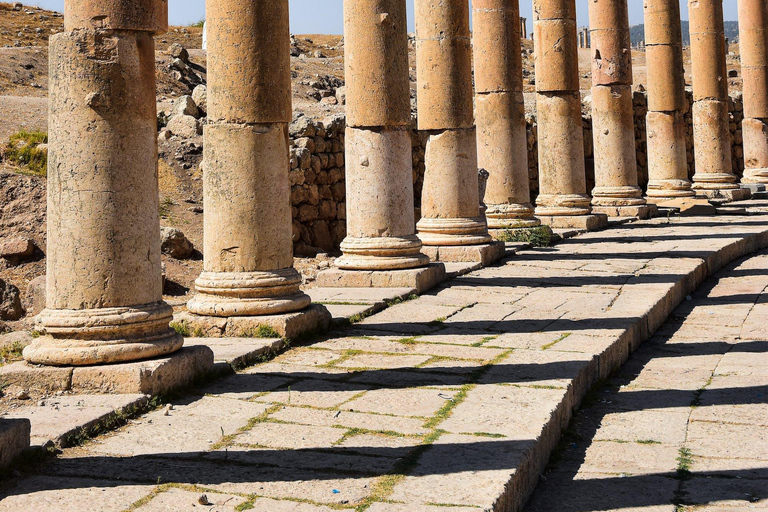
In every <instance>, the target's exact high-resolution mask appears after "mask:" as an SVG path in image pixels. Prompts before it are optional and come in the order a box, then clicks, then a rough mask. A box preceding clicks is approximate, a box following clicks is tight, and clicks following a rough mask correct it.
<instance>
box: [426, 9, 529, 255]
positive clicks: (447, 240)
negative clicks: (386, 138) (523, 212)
mask: <svg viewBox="0 0 768 512" xmlns="http://www.w3.org/2000/svg"><path fill="white" fill-rule="evenodd" d="M516 23H517V21H516ZM416 68H417V76H418V85H417V89H418V108H419V115H418V117H419V129H420V130H424V131H427V132H429V138H428V140H427V151H426V156H425V165H426V173H425V176H424V191H423V194H422V201H421V214H422V218H421V220H420V221H419V222H418V224H417V229H418V234H419V238H421V241H422V242H423V243H424V246H425V247H424V249H423V250H424V252H425V253H426V254H429V256H430V257H431V258H432V259H439V260H443V261H452V260H455V259H457V258H458V259H460V260H464V259H465V256H463V255H464V254H468V253H470V252H472V251H473V250H472V249H468V250H466V251H461V250H454V251H452V250H450V249H446V250H444V251H441V250H440V249H434V248H437V247H441V246H443V247H466V246H477V245H483V246H486V244H488V243H489V242H490V241H491V236H490V235H489V234H488V226H487V225H486V221H485V216H484V215H482V214H481V212H480V193H479V180H478V167H477V139H476V131H475V124H474V116H473V109H472V96H473V91H472V44H471V38H470V31H469V0H416ZM449 255H450V256H449ZM501 255H503V250H502V254H497V255H496V256H498V257H500V256H501ZM496 256H494V257H493V258H491V259H488V258H487V257H485V256H483V257H482V260H483V262H484V263H489V262H490V261H491V260H492V259H495V258H496ZM471 259H477V258H475V257H472V258H471Z"/></svg>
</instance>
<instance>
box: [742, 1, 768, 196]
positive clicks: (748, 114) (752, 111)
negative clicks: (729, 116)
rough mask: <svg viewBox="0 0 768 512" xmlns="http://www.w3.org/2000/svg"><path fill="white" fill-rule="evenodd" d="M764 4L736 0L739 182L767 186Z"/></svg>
mask: <svg viewBox="0 0 768 512" xmlns="http://www.w3.org/2000/svg"><path fill="white" fill-rule="evenodd" d="M766 31H768V3H766V2H765V0H739V48H740V51H741V74H742V76H743V77H744V88H743V89H744V121H743V122H742V125H741V129H742V133H743V135H744V166H745V169H744V178H743V179H742V182H743V183H758V184H766V185H768V35H767V34H768V33H767V32H766Z"/></svg>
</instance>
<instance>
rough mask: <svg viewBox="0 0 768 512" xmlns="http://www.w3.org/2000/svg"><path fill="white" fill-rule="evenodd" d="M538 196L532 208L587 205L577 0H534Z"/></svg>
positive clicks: (558, 210) (579, 211)
mask: <svg viewBox="0 0 768 512" xmlns="http://www.w3.org/2000/svg"><path fill="white" fill-rule="evenodd" d="M533 5H534V24H533V28H534V34H535V36H534V43H535V54H536V105H537V112H538V113H537V115H538V128H539V192H540V193H539V196H538V198H537V200H536V206H537V207H536V214H537V215H546V216H577V215H587V214H589V213H590V211H591V207H590V198H589V196H588V195H587V179H586V170H585V166H584V130H583V127H582V120H581V97H580V94H579V51H578V48H576V43H577V39H576V34H577V30H576V2H575V0H534V2H533Z"/></svg>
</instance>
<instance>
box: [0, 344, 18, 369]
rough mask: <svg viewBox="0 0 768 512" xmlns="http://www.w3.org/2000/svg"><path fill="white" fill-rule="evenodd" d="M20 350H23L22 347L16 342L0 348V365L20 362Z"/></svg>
mask: <svg viewBox="0 0 768 512" xmlns="http://www.w3.org/2000/svg"><path fill="white" fill-rule="evenodd" d="M22 350H24V345H22V344H21V343H20V342H18V341H14V342H13V343H11V344H9V345H5V346H2V347H0V365H3V364H8V363H13V362H16V361H21V359H22V355H21V352H22Z"/></svg>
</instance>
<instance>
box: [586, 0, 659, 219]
mask: <svg viewBox="0 0 768 512" xmlns="http://www.w3.org/2000/svg"><path fill="white" fill-rule="evenodd" d="M589 20H590V23H591V27H592V31H591V37H592V132H593V134H594V147H595V189H594V190H593V191H592V211H593V212H599V213H605V214H607V215H609V216H616V217H639V218H647V217H648V216H649V214H650V208H649V207H648V206H647V205H646V201H645V199H644V198H643V191H642V189H641V188H640V187H639V186H638V178H637V150H636V148H635V113H634V107H633V106H632V51H631V49H630V47H631V45H632V42H631V38H630V36H629V11H628V10H627V0H592V1H591V2H589Z"/></svg>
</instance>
